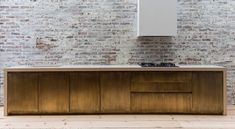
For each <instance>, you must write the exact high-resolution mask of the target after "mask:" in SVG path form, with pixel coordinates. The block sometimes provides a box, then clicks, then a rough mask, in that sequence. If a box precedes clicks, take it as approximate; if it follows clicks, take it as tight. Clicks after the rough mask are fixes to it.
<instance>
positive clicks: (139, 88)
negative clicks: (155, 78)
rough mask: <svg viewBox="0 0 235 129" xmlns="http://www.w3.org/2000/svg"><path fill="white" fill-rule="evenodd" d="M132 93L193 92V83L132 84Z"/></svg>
mask: <svg viewBox="0 0 235 129" xmlns="http://www.w3.org/2000/svg"><path fill="white" fill-rule="evenodd" d="M131 92H192V84H191V82H132V85H131Z"/></svg>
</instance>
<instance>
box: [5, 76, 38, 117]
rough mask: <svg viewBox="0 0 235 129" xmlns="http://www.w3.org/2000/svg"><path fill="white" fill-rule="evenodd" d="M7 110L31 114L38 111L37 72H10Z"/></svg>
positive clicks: (12, 112) (14, 112)
mask: <svg viewBox="0 0 235 129" xmlns="http://www.w3.org/2000/svg"><path fill="white" fill-rule="evenodd" d="M7 78H8V81H7V82H8V88H7V112H8V113H9V114H30V113H37V112H38V92H37V91H38V75H37V74H36V73H23V72H20V73H8V74H7Z"/></svg>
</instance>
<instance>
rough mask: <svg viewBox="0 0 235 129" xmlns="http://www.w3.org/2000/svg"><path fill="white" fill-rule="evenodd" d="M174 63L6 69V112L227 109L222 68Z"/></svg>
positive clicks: (221, 111) (205, 111) (197, 111)
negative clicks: (140, 67) (157, 67)
mask: <svg viewBox="0 0 235 129" xmlns="http://www.w3.org/2000/svg"><path fill="white" fill-rule="evenodd" d="M175 69H178V71H176V70H175ZM175 69H173V70H175V71H169V70H168V71H149V69H146V71H137V70H136V71H97V70H96V71H95V70H94V71H92V70H91V71H39V72H35V71H33V72H29V71H28V72H19V71H16V72H14V71H9V72H6V75H7V78H6V80H5V82H6V84H7V85H5V91H7V92H6V93H7V95H6V98H5V102H6V108H5V114H6V115H14V114H84V113H85V114H88V113H91V114H92V113H95V114H97V113H183V114H225V113H226V112H225V108H224V103H225V102H224V96H225V88H224V86H225V80H226V77H225V73H224V72H225V71H224V70H223V69H220V70H218V71H216V70H214V71H212V70H209V71H205V70H204V69H203V70H204V71H203V70H202V71H200V70H198V71H197V70H195V69H194V71H193V70H192V71H189V70H188V69H187V70H185V71H183V70H182V69H180V68H175Z"/></svg>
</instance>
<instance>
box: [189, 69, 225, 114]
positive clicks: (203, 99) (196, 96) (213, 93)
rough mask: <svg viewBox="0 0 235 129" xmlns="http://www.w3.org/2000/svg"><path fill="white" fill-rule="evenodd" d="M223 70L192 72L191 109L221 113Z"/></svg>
mask: <svg viewBox="0 0 235 129" xmlns="http://www.w3.org/2000/svg"><path fill="white" fill-rule="evenodd" d="M223 106H224V105H223V72H195V73H193V111H194V112H195V113H202V114H203V113H211V114H222V113H223V108H224V107H223Z"/></svg>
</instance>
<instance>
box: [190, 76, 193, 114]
mask: <svg viewBox="0 0 235 129" xmlns="http://www.w3.org/2000/svg"><path fill="white" fill-rule="evenodd" d="M190 74H191V79H190V85H191V109H190V112H192V111H193V72H190Z"/></svg>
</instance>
